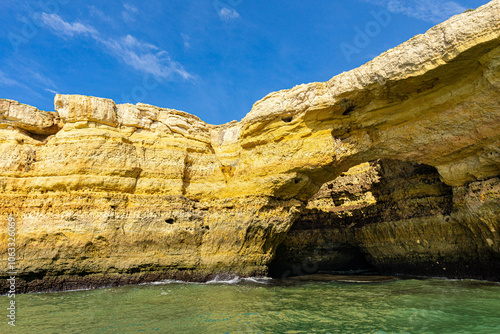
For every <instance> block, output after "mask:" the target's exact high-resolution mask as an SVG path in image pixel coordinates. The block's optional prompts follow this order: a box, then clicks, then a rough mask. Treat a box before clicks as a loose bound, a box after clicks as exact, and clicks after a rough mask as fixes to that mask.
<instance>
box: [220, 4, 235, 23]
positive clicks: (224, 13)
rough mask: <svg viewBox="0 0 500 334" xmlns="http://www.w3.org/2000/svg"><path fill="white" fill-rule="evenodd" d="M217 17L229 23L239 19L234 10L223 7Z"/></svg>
mask: <svg viewBox="0 0 500 334" xmlns="http://www.w3.org/2000/svg"><path fill="white" fill-rule="evenodd" d="M219 17H220V18H221V19H222V20H224V21H230V20H234V19H237V18H238V17H240V14H239V13H238V12H237V11H236V10H235V9H232V8H227V7H223V8H221V9H220V10H219Z"/></svg>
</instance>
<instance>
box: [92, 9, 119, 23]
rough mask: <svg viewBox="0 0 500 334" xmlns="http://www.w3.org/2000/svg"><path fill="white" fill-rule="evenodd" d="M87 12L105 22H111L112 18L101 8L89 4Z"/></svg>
mask: <svg viewBox="0 0 500 334" xmlns="http://www.w3.org/2000/svg"><path fill="white" fill-rule="evenodd" d="M89 13H90V15H91V16H93V17H97V18H99V19H100V20H101V21H103V22H106V23H113V20H112V19H111V17H109V16H107V15H106V14H104V13H103V11H102V10H100V9H99V8H97V7H95V6H90V7H89Z"/></svg>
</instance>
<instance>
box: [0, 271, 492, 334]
mask: <svg viewBox="0 0 500 334" xmlns="http://www.w3.org/2000/svg"><path fill="white" fill-rule="evenodd" d="M8 303H9V298H8V297H7V296H1V297H0V305H2V307H1V309H3V310H5V311H4V312H3V313H5V315H3V316H2V318H3V320H2V324H0V333H51V334H52V333H66V334H69V333H439V334H443V333H453V334H457V333H487V334H494V333H500V285H499V284H493V283H484V282H477V281H449V280H433V279H430V280H399V281H392V282H385V283H369V284H366V283H364V284H363V283H339V282H294V281H274V280H268V279H247V280H239V279H234V280H232V281H229V282H225V283H220V282H219V283H211V284H210V283H209V284H193V283H191V284H190V283H179V282H168V283H161V284H160V283H156V284H147V285H139V286H123V287H119V288H108V289H97V290H87V291H72V292H59V293H39V294H25V295H17V296H16V307H17V313H16V327H15V328H13V327H11V326H9V325H8V324H7V320H8V319H7V317H6V314H7V310H6V307H7V306H8ZM3 306H5V307H3Z"/></svg>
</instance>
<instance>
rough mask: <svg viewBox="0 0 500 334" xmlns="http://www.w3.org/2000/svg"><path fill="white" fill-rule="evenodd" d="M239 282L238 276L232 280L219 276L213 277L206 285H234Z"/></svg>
mask: <svg viewBox="0 0 500 334" xmlns="http://www.w3.org/2000/svg"><path fill="white" fill-rule="evenodd" d="M239 282H241V278H239V277H238V276H233V277H232V278H226V277H225V276H223V277H220V276H219V275H215V277H214V278H212V279H211V280H210V281H207V282H206V284H236V283H239Z"/></svg>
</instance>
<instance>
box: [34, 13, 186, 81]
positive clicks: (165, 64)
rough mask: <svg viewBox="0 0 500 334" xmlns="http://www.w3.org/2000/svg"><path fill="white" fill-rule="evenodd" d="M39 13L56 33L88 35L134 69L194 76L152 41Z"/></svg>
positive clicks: (160, 75) (157, 74)
mask: <svg viewBox="0 0 500 334" xmlns="http://www.w3.org/2000/svg"><path fill="white" fill-rule="evenodd" d="M42 17H45V20H42V23H43V24H44V25H45V26H47V27H49V28H51V29H52V30H53V31H54V32H56V33H58V34H62V35H64V36H69V37H75V36H77V35H80V36H90V37H91V38H92V39H94V40H95V41H96V42H97V43H98V45H100V46H101V47H102V48H103V49H104V51H106V52H107V53H108V54H110V55H112V56H113V57H115V58H117V59H120V60H121V61H123V62H124V63H125V64H127V65H129V66H130V67H132V68H133V69H135V70H137V71H140V72H143V73H146V74H151V75H153V76H155V77H157V78H162V79H169V78H171V77H172V76H173V75H179V76H181V77H182V78H183V79H190V78H193V76H192V75H191V74H189V73H188V72H187V71H186V70H185V69H184V68H183V66H182V65H181V64H180V63H178V62H176V61H174V60H172V59H171V58H170V56H169V55H168V52H167V51H165V50H161V49H160V48H159V47H157V46H155V45H153V44H150V43H146V42H142V41H139V40H138V39H136V38H135V37H133V36H131V35H127V36H125V37H122V38H108V37H103V36H102V35H101V34H100V33H99V32H98V31H97V30H96V29H95V28H94V27H93V26H91V25H84V24H82V23H79V22H75V23H70V22H66V21H64V20H63V19H62V18H61V17H60V16H58V15H56V14H50V15H49V14H46V13H43V14H42Z"/></svg>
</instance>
